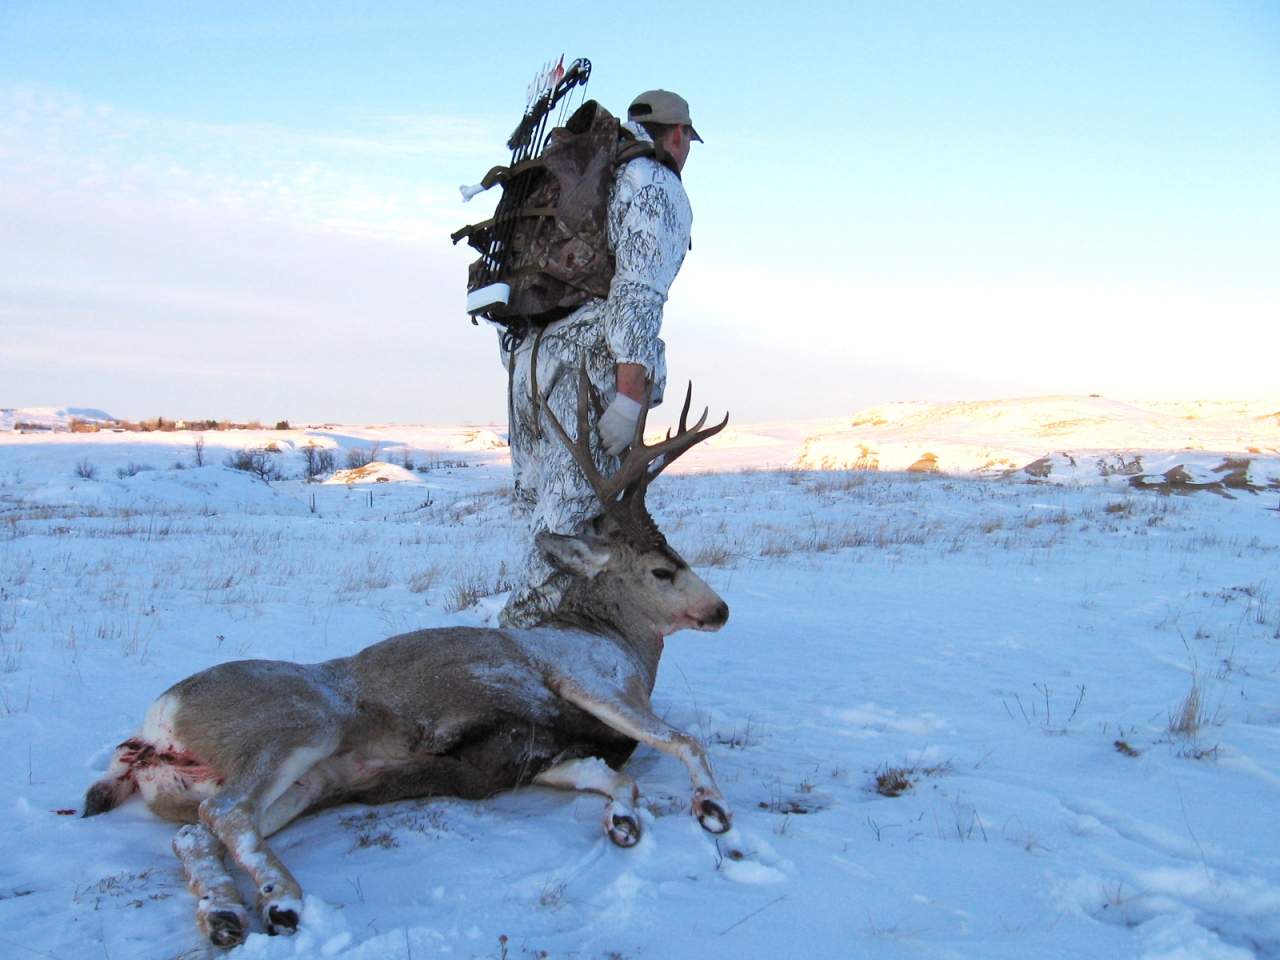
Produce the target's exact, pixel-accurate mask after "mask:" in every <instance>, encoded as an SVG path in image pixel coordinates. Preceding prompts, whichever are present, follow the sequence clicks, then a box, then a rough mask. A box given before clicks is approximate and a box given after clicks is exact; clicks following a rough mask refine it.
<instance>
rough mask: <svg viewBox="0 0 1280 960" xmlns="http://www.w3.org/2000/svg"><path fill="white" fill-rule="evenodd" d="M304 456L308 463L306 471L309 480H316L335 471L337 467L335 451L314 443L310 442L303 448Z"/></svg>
mask: <svg viewBox="0 0 1280 960" xmlns="http://www.w3.org/2000/svg"><path fill="white" fill-rule="evenodd" d="M302 458H303V460H304V461H305V464H306V466H305V471H306V478H307V479H308V480H314V479H316V478H317V477H320V476H323V475H325V474H327V473H333V471H334V469H335V468H336V467H337V461H336V460H335V459H334V456H333V451H332V450H330V449H329V448H327V447H321V446H318V445H316V444H314V443H309V444H307V445H306V446H305V447H303V448H302Z"/></svg>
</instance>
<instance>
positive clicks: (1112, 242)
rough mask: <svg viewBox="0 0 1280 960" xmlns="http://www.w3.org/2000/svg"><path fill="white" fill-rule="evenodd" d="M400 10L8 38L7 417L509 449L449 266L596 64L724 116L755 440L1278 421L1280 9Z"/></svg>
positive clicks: (682, 295)
mask: <svg viewBox="0 0 1280 960" xmlns="http://www.w3.org/2000/svg"><path fill="white" fill-rule="evenodd" d="M369 6H370V9H371V11H372V12H368V13H364V12H360V11H357V10H356V8H355V7H354V6H353V5H346V4H322V3H308V4H293V3H276V4H271V5H265V4H257V3H252V4H251V3H218V4H181V5H177V4H172V3H126V4H118V5H113V6H110V7H108V6H104V5H101V4H90V3H44V2H22V0H7V2H6V3H4V4H3V5H2V6H0V406H15V405H48V404H72V405H81V406H96V407H102V408H106V409H108V410H110V411H111V412H113V413H115V414H116V415H118V416H134V417H142V416H154V415H157V414H163V415H166V416H199V417H205V416H214V417H221V416H231V417H257V418H261V419H278V418H283V417H288V418H291V419H294V420H306V419H317V420H321V419H330V420H346V421H370V422H387V421H394V422H458V421H487V420H492V419H500V418H501V417H502V416H503V410H504V406H505V401H504V391H505V386H506V380H505V373H504V371H503V370H502V369H501V368H500V367H499V366H498V364H497V361H496V350H495V349H494V345H493V337H492V334H490V333H489V332H488V331H485V330H482V329H477V328H473V327H472V326H471V325H470V324H469V323H468V322H467V321H466V319H465V315H464V313H463V310H462V304H463V298H464V295H465V290H464V284H465V280H464V277H465V268H466V264H467V262H468V260H469V254H468V252H467V251H465V250H463V249H455V248H453V247H451V246H450V244H449V242H448V239H447V235H448V233H449V232H450V231H451V230H452V229H454V228H456V227H457V226H459V225H461V224H462V223H465V222H468V221H471V220H474V219H478V218H479V217H480V216H482V214H483V208H480V209H477V208H476V207H475V205H474V204H473V205H470V206H466V205H463V204H462V203H461V201H460V199H459V197H458V193H457V187H458V185H459V184H462V183H470V182H474V181H476V180H477V179H479V177H480V175H481V174H482V173H483V172H484V171H485V170H486V169H488V167H489V166H491V165H492V164H494V163H497V162H501V161H502V160H503V159H504V156H503V150H502V143H503V141H504V140H505V138H506V135H507V134H508V133H509V132H510V128H511V127H512V126H513V125H514V122H515V120H516V119H517V118H518V114H519V110H520V108H521V107H522V106H523V99H524V90H525V87H526V85H527V83H528V81H529V79H530V77H531V75H532V74H533V72H534V71H535V70H536V69H537V67H538V66H539V65H540V64H541V63H542V62H543V61H544V60H546V59H548V58H551V57H554V56H558V55H559V54H560V53H562V52H563V53H565V54H566V55H567V56H568V57H569V58H573V57H575V56H587V57H589V58H590V59H591V60H592V61H593V64H594V73H593V78H592V81H591V84H590V86H589V92H590V94H591V95H592V96H594V97H596V98H597V99H600V100H601V101H602V102H604V103H605V104H606V105H607V106H609V107H611V108H613V109H614V110H615V111H621V110H622V109H624V108H625V105H626V103H627V102H628V101H629V100H630V99H631V97H632V96H633V95H634V94H635V93H636V92H638V91H640V90H642V89H646V88H649V87H654V86H664V87H668V88H670V89H674V90H678V91H680V92H681V93H683V94H684V95H685V96H686V97H687V98H688V99H689V101H690V102H691V104H692V109H693V115H694V119H695V121H696V122H697V125H698V128H699V131H700V132H701V133H702V135H703V136H704V137H705V139H706V143H705V144H703V145H698V146H696V148H695V152H694V155H693V157H692V159H691V160H690V163H689V166H688V168H687V170H686V177H685V180H686V185H687V187H688V191H689V194H690V198H691V201H692V203H693V207H694V215H695V222H694V249H693V251H692V252H691V254H690V255H689V257H688V259H687V260H686V265H685V268H684V270H683V271H682V273H681V275H680V277H679V278H678V279H677V281H676V284H675V286H674V287H673V289H672V295H671V300H670V302H669V303H668V307H667V314H666V324H665V329H664V337H665V339H666V340H667V342H668V352H669V359H670V367H671V376H672V379H673V381H675V382H683V380H685V379H688V378H692V379H693V380H694V381H695V384H696V386H697V390H698V393H699V395H700V396H701V397H703V398H704V399H705V400H706V401H707V402H710V403H711V404H712V405H713V406H715V407H717V408H728V409H729V410H730V411H731V412H732V413H733V415H734V417H735V419H737V420H739V422H743V421H744V420H754V419H766V418H778V417H800V416H828V415H829V416H837V415H843V414H847V413H852V412H853V411H854V410H856V409H858V408H859V407H862V406H866V405H869V404H872V403H878V402H883V401H889V400H906V399H985V398H994V397H1007V396H1019V395H1033V394H1046V393H1105V394H1108V395H1112V396H1126V395H1127V396H1148V397H1152V396H1184V397H1231V396H1241V397H1244V396H1260V395H1266V394H1268V393H1271V394H1275V393H1277V392H1278V391H1277V390H1276V388H1275V387H1274V383H1275V377H1274V374H1273V373H1272V370H1273V367H1274V363H1275V355H1276V347H1277V346H1278V345H1280V335H1277V333H1276V321H1277V319H1280V227H1278V226H1277V225H1278V224H1280V177H1277V175H1276V171H1277V170H1280V4H1275V3H1229V2H1224V3H1194V2H1192V3H1140V2H1126V3H1091V2H1073V3H1060V4H1050V3H959V2H956V3H942V2H937V3H832V4H825V3H812V4H780V3H773V4H752V3H741V2H736V3H719V2H712V3H704V4H701V5H698V6H697V7H694V6H692V5H690V4H687V3H679V4H678V3H661V2H659V3H652V2H646V3H644V4H634V5H616V4H597V5H577V6H573V5H563V4H562V5H546V4H542V5H531V4H501V3H498V4H489V5H487V6H485V7H484V8H483V9H484V10H485V11H486V12H487V13H488V16H487V17H486V18H484V19H481V18H480V17H479V16H478V15H477V13H476V12H475V11H476V10H478V9H481V8H480V7H479V6H478V5H462V4H457V5H453V4H450V5H439V4H430V3H381V4H376V5H369ZM694 10H696V11H697V14H696V16H692V15H691V11H694ZM480 202H481V201H476V202H475V203H480Z"/></svg>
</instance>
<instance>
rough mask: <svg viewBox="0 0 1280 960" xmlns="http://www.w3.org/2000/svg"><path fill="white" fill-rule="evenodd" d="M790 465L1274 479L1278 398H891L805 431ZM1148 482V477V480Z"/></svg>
mask: <svg viewBox="0 0 1280 960" xmlns="http://www.w3.org/2000/svg"><path fill="white" fill-rule="evenodd" d="M795 466H797V467H802V468H808V469H823V470H833V469H854V470H889V471H893V470H902V471H917V472H935V473H952V474H957V473H958V474H979V475H982V474H996V473H1002V472H1007V471H1009V470H1026V471H1028V472H1029V473H1031V474H1032V475H1033V476H1037V477H1041V478H1045V477H1055V478H1063V479H1072V480H1085V481H1087V480H1090V479H1097V478H1099V477H1103V478H1105V477H1109V476H1112V475H1115V474H1122V475H1126V476H1148V477H1150V476H1155V475H1159V476H1162V477H1163V476H1164V475H1165V474H1167V473H1169V472H1170V471H1172V470H1176V469H1178V468H1183V469H1184V471H1186V472H1188V473H1189V474H1196V473H1197V471H1199V472H1200V473H1203V474H1205V475H1212V474H1215V473H1216V474H1218V476H1217V477H1216V478H1214V479H1215V480H1220V479H1222V477H1221V475H1222V474H1225V473H1228V472H1232V471H1234V472H1237V473H1239V472H1241V471H1243V472H1244V476H1245V482H1246V483H1248V484H1251V485H1253V486H1256V487H1259V488H1262V487H1267V486H1270V485H1272V484H1273V483H1275V482H1276V481H1278V480H1280V399H1278V400H1275V401H1266V402H1235V403H1229V402H1208V401H1201V402H1187V403H1174V402H1164V403H1149V402H1147V403H1139V402H1124V401H1118V400H1109V399H1105V398H1102V397H1034V398H1029V399H1018V400H994V401H985V402H975V403H951V404H934V403H895V404H887V405H884V406H880V407H873V408H871V409H868V410H863V411H861V412H860V413H858V414H857V415H855V416H854V417H853V418H852V419H851V420H850V421H849V422H848V423H847V424H846V425H845V426H844V427H843V428H839V429H829V428H828V429H821V430H819V431H816V432H814V433H813V434H811V435H810V436H808V437H806V439H805V440H804V443H803V445H802V447H801V449H800V451H799V453H798V455H797V457H796V460H795ZM1152 482H1154V481H1152Z"/></svg>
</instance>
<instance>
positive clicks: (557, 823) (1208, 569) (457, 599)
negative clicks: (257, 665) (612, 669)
mask: <svg viewBox="0 0 1280 960" xmlns="http://www.w3.org/2000/svg"><path fill="white" fill-rule="evenodd" d="M1035 404H1038V405H1039V409H1038V410H1036V409H1032V408H1033V407H1034V406H1035ZM1035 404H1032V403H1025V404H1022V405H1019V404H1016V403H1012V402H1005V403H1002V404H1000V405H997V406H983V405H967V406H968V407H970V408H971V409H970V410H969V411H968V413H967V415H966V414H965V413H964V412H963V411H962V410H961V409H960V406H959V405H957V406H949V407H941V406H930V407H924V406H920V405H910V406H909V405H893V406H892V407H890V408H881V409H880V410H879V411H877V412H868V413H864V414H860V415H859V416H857V417H854V418H852V421H851V420H850V419H848V418H845V419H841V420H834V419H833V420H830V421H823V422H821V423H809V424H763V425H748V426H744V427H736V426H735V427H731V428H730V430H729V431H726V434H725V435H724V436H722V437H717V438H715V440H714V441H713V442H710V443H707V444H704V445H703V446H702V447H700V448H699V449H698V450H697V451H694V452H693V453H691V454H690V455H689V456H687V457H686V458H685V459H684V460H683V461H681V463H680V464H679V467H680V468H682V469H683V470H684V471H685V472H682V473H675V474H674V475H670V476H666V475H664V477H663V478H662V479H661V480H660V481H659V482H658V483H657V484H656V485H655V487H654V489H653V491H652V492H651V494H650V505H651V507H652V508H653V511H654V514H655V516H656V517H657V519H658V521H659V524H660V525H661V526H662V528H663V530H664V531H665V532H666V533H667V535H668V537H669V538H670V540H671V542H672V543H673V545H674V546H676V548H677V549H679V550H681V552H682V553H683V554H684V556H685V557H686V558H687V559H688V560H690V561H691V562H692V563H693V564H694V565H695V566H696V567H698V569H699V570H700V572H702V573H703V574H704V575H705V577H706V578H707V579H708V580H709V581H710V582H711V583H712V585H713V586H715V587H716V589H717V590H719V591H720V592H721V594H722V595H723V596H724V597H725V599H726V600H727V601H728V603H729V605H730V608H731V610H732V614H731V617H730V620H729V623H728V625H727V626H726V627H725V628H724V629H723V630H722V631H721V632H720V633H717V634H693V633H688V634H677V635H676V636H675V637H673V638H671V639H670V640H669V641H668V644H667V649H666V654H665V657H664V661H663V665H662V668H661V671H660V675H659V680H658V686H657V689H656V691H655V695H654V703H655V706H656V708H657V709H658V711H659V712H660V714H662V715H663V716H665V718H666V719H667V720H668V721H669V722H671V723H673V724H675V725H677V726H679V727H682V728H684V729H686V730H688V731H689V732H691V733H692V734H694V735H695V736H697V737H698V738H699V739H701V740H702V741H703V742H704V743H705V744H707V746H708V748H709V750H710V753H711V758H712V762H713V764H714V765H715V768H716V771H717V774H718V777H719V780H720V783H721V786H722V787H723V788H724V790H725V793H726V795H727V797H728V800H729V802H730V803H731V804H732V806H733V809H734V813H735V816H736V819H735V826H734V829H733V831H732V832H731V833H729V834H727V835H726V836H725V837H722V838H719V840H718V841H717V838H715V837H712V836H711V835H709V834H706V833H704V832H703V831H702V830H701V829H700V828H699V827H698V825H697V823H696V822H695V821H694V820H693V819H692V817H690V816H689V815H688V812H687V808H688V794H689V787H688V780H687V777H686V775H685V772H684V770H683V768H682V767H681V766H680V765H679V764H678V763H677V762H675V761H673V760H670V759H668V758H666V757H664V756H661V755H659V754H656V753H654V752H652V751H649V750H647V749H643V748H642V749H640V750H639V751H637V753H636V755H635V757H634V758H633V760H632V762H631V765H630V771H631V772H632V773H633V775H635V777H636V778H637V779H638V780H639V782H640V783H641V785H642V787H643V788H644V789H645V790H646V791H647V803H646V806H645V808H644V813H643V815H644V817H645V819H646V821H647V833H646V835H645V838H644V839H643V840H642V842H641V843H640V845H639V846H638V847H636V848H635V849H632V850H621V849H618V848H615V847H614V846H613V845H612V844H610V843H609V842H608V841H607V840H606V839H605V838H604V836H603V835H602V833H601V831H600V828H599V823H598V821H599V812H600V801H599V800H598V799H597V798H593V797H586V796H584V797H576V796H573V795H569V794H564V793H559V792H553V791H550V790H545V789H526V790H523V791H520V792H518V793H513V794H506V795H502V796H498V797H494V798H492V799H490V800H487V801H484V802H480V803H473V802H462V801H455V800H433V801H429V802H427V801H423V802H406V803H399V804H392V805H388V806H383V807H373V808H363V807H344V808H339V809H334V810H331V811H328V812H325V813H322V814H320V815H317V816H313V817H311V818H308V819H306V820H303V821H301V822H299V823H297V824H295V825H293V826H291V827H289V828H287V829H286V830H285V831H284V832H283V833H282V834H280V835H279V836H278V837H277V838H276V840H275V843H274V846H275V849H276V850H277V851H278V852H279V853H280V855H281V857H282V858H283V859H284V860H285V862H286V863H287V864H288V865H289V866H290V868H291V869H292V870H293V871H294V873H295V875H296V876H297V877H298V879H299V880H300V882H301V883H302V885H303V887H304V889H305V890H306V892H307V901H306V913H305V916H304V922H303V927H302V929H301V931H300V932H299V934H298V935H297V936H295V937H292V938H269V937H267V936H265V935H263V934H254V935H253V936H252V937H251V938H250V940H249V941H248V942H247V943H246V944H245V945H244V946H242V947H240V948H238V949H237V951H235V952H234V953H233V954H232V955H233V956H243V957H254V958H284V957H338V958H347V960H382V958H418V960H421V958H426V957H436V956H449V957H460V958H471V957H485V958H503V957H508V958H537V957H580V958H601V960H605V958H628V960H636V958H663V960H684V958H690V960H692V958H698V960H704V958H706V957H708V956H734V957H746V958H755V957H762V958H763V957H768V958H779V957H782V958H790V957H795V958H811V957H812V958H817V957H859V958H861V957H906V958H934V957H963V958H983V960H986V958H1001V957H1010V958H1014V957H1016V958H1019V960H1025V958H1027V957H1036V958H1056V957H1062V958H1068V957H1070V958H1103V957H1105V958H1111V957H1146V958H1162V960H1175V958H1177V960H1182V958H1201V957H1203V958H1214V960H1218V958H1223V960H1225V958H1232V960H1234V958H1244V957H1252V956H1260V957H1280V830H1278V829H1276V827H1275V825H1274V820H1275V818H1276V815H1277V812H1280V802H1278V801H1280V574H1278V573H1277V571H1278V570H1280V511H1277V509H1276V508H1277V506H1280V487H1278V486H1277V484H1278V483H1280V417H1276V416H1275V412H1276V411H1280V403H1274V404H1270V405H1266V404H1262V405H1222V404H1219V405H1209V404H1205V405H1201V408H1200V409H1199V411H1198V413H1197V412H1195V411H1191V412H1188V411H1187V410H1186V409H1185V408H1181V407H1179V408H1171V407H1167V406H1166V407H1164V408H1160V407H1158V406H1153V405H1146V406H1134V405H1116V404H1114V403H1112V402H1111V401H1100V398H1080V399H1071V398H1051V399H1047V400H1043V401H1036V402H1035ZM1135 410H1136V411H1138V412H1137V413H1135V412H1134V411H1135ZM997 414H998V415H997ZM671 415H672V414H671V412H670V411H663V412H662V413H661V414H655V419H656V420H657V421H658V422H662V423H665V422H666V421H667V420H668V419H669V418H670V416H671ZM1193 415H1194V416H1196V417H1197V419H1195V420H1190V419H1187V417H1189V416H1193ZM56 421H57V416H56V415H51V418H50V422H51V423H56ZM853 421H859V422H857V423H854V422H853ZM877 421H878V422H877ZM1001 421H1003V423H1004V425H1003V426H1001ZM1068 421H1092V422H1091V423H1075V424H1070V423H1067V422H1068ZM1053 424H1065V425H1061V426H1059V427H1058V428H1057V430H1056V432H1055V431H1049V432H1045V428H1047V427H1050V426H1052V425H1053ZM1126 424H1127V426H1126ZM1038 431H1039V432H1038ZM500 433H501V431H500V429H498V428H494V427H479V428H456V429H443V428H427V427H396V426H385V427H359V428H354V427H331V428H327V429H313V430H301V429H299V430H291V431H269V430H268V431H251V432H250V431H246V432H239V433H237V432H228V433H216V432H210V433H207V434H205V435H204V437H205V446H204V449H203V450H202V451H201V452H200V454H199V456H200V458H201V459H203V460H204V462H205V465H204V466H202V467H195V466H193V463H194V461H195V460H196V458H197V454H196V450H195V437H194V436H193V435H192V434H189V433H147V434H137V433H128V434H125V433H110V432H103V433H97V434H69V433H54V432H49V433H30V434H20V433H0V749H3V752H4V755H5V756H6V757H7V758H8V763H6V764H5V765H4V767H3V769H0V782H2V783H3V790H2V792H0V796H2V797H3V798H4V800H3V803H4V809H5V813H6V817H5V820H4V827H3V829H2V830H0V956H2V957H5V958H8V957H13V958H18V957H54V958H60V960H78V958H82V957H83V958H88V957H93V958H98V957H112V958H122V957H128V958H140V960H150V958H156V960H160V958H172V957H179V956H182V957H195V956H201V955H203V953H204V948H203V947H201V945H200V943H199V939H198V937H197V934H196V931H195V927H194V925H193V923H192V914H193V901H192V898H191V897H190V895H189V894H188V893H187V891H186V890H185V887H184V885H183V882H182V879H181V875H180V872H179V867H178V863H177V861H176V860H175V859H174V857H173V856H172V854H171V853H170V851H169V843H170V840H171V837H172V833H173V831H172V828H171V827H170V826H169V825H167V824H165V823H162V822H160V821H158V820H156V819H154V818H153V817H152V816H151V815H150V814H149V813H148V812H147V811H146V809H145V808H144V807H143V806H142V805H141V804H139V803H136V802H135V803H130V804H128V805H126V806H124V807H122V808H121V809H119V810H117V811H114V812H113V813H111V814H109V815H106V816H102V817H97V818H94V819H91V820H82V819H79V818H78V817H77V816H75V815H74V814H76V813H78V808H79V805H80V801H81V798H82V796H83V791H84V790H85V788H86V787H87V786H88V785H89V784H90V783H91V782H92V781H93V780H94V779H96V778H97V777H98V776H99V775H100V774H101V773H102V771H103V770H104V769H105V765H106V762H107V759H108V757H109V755H110V752H111V750H112V748H113V747H114V745H115V744H117V743H118V742H120V741H121V740H123V739H125V738H126V737H127V736H129V735H130V734H131V733H132V732H133V731H134V730H135V729H136V727H137V725H138V723H139V722H140V721H141V718H142V715H143V713H144V711H145V710H146V707H147V705H148V704H149V703H150V701H151V699H152V698H153V697H154V696H155V695H156V694H158V693H159V692H160V691H162V690H163V689H164V688H165V687H167V686H168V685H169V684H171V683H173V682H175V681H176V680H178V679H181V678H182V677H184V676H186V675H188V674H190V673H192V672H194V671H196V670H199V669H202V668H204V667H206V666H209V665H211V664H214V663H218V662H221V661H223V660H227V659H232V658H239V657H267V658H287V659H296V660H320V659H326V658H329V657H334V656H339V655H343V654H347V653H350V652H352V651H354V650H356V649H358V648H360V647H362V646H364V645H367V644H369V643H371V642H374V641H376V640H379V639H382V638H383V637H386V636H390V635H391V634H394V633H398V632H403V631H406V630H410V629H415V628H419V627H429V626H437V625H444V624H451V623H467V624H477V623H484V622H487V621H488V619H489V618H491V617H492V615H493V612H494V610H495V609H496V608H497V607H498V606H500V604H501V601H502V594H501V591H502V589H503V588H504V580H505V578H506V575H507V570H508V569H509V568H510V566H511V565H512V564H513V563H514V562H515V559H516V558H517V557H518V556H519V554H520V551H521V531H520V530H519V529H518V527H517V526H516V525H515V524H514V523H513V521H512V520H511V517H510V512H509V506H510V504H509V493H508V490H509V484H508V478H507V461H506V452H505V450H504V449H503V448H502V446H501V437H500ZM273 443H274V444H275V445H276V450H277V452H275V453H272V454H270V457H271V458H272V459H271V462H273V463H276V464H277V465H278V466H279V467H280V472H281V473H283V474H284V475H285V476H286V477H288V479H285V480H282V481H278V482H273V483H266V482H264V481H262V480H260V479H258V478H256V477H254V476H252V475H251V474H248V473H245V472H242V471H237V470H232V469H229V468H228V467H226V466H224V460H225V459H226V457H227V455H228V454H230V453H233V452H235V451H237V450H240V449H243V448H246V447H265V446H267V445H268V444H273ZM375 443H377V444H378V450H377V451H376V452H377V460H375V465H374V466H373V468H372V469H369V468H366V469H365V470H364V471H363V473H362V475H357V476H354V477H349V479H351V480H352V482H350V483H344V482H334V483H314V484H308V483H304V482H303V481H302V480H300V479H297V477H298V475H299V474H300V473H301V470H302V463H303V453H302V450H303V448H304V447H305V446H306V445H307V444H315V445H318V446H320V447H322V448H323V449H329V450H332V451H333V452H334V454H335V459H336V461H337V466H339V467H345V462H346V454H347V452H348V451H350V450H353V449H357V448H358V449H362V450H365V451H372V448H373V445H374V444H375ZM863 446H865V447H867V448H868V450H869V452H872V453H874V454H875V455H876V459H877V460H878V465H879V467H880V468H881V471H882V472H870V471H866V470H850V469H845V468H847V467H849V466H852V465H854V464H856V463H857V461H858V458H859V457H862V456H863V455H864V454H863V452H862V449H861V448H862V447H863ZM926 453H932V454H934V458H933V460H934V464H935V466H936V469H937V471H938V472H932V470H930V469H929V468H928V460H927V459H926V458H925V457H924V456H923V455H924V454H926ZM908 458H910V459H908ZM1135 458H1136V461H1135ZM921 460H925V461H926V462H925V465H922V466H918V467H917V470H916V472H906V470H907V468H908V467H911V466H913V465H916V464H917V463H918V461H921ZM987 461H992V463H990V464H989V463H987ZM1226 462H1231V463H1233V464H1234V465H1233V466H1230V467H1226V468H1222V469H1219V468H1220V467H1221V465H1222V464H1223V463H1226ZM179 464H180V465H181V466H182V469H178V465H179ZM820 465H826V466H829V467H836V468H839V469H827V470H819V469H814V467H817V466H820ZM859 465H860V466H863V467H866V466H870V465H871V464H870V462H869V461H868V460H863V461H862V463H861V464H859ZM1024 468H1031V469H1030V470H1027V469H1024ZM889 470H897V471H901V472H887V471H889ZM1179 470H1181V472H1180V473H1179V472H1178V471H1179ZM82 474H83V475H82ZM338 479H341V478H338ZM1228 480H1229V481H1230V482H1226V481H1228Z"/></svg>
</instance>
